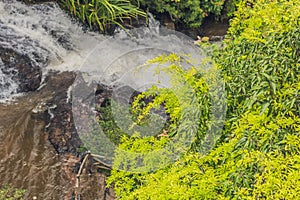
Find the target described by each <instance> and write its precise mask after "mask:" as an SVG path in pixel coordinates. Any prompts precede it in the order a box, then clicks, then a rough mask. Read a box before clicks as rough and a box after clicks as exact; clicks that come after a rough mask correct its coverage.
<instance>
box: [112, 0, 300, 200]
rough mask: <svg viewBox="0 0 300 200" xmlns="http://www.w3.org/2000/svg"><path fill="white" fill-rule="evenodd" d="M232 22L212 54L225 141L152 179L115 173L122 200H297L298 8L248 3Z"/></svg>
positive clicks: (262, 0)
mask: <svg viewBox="0 0 300 200" xmlns="http://www.w3.org/2000/svg"><path fill="white" fill-rule="evenodd" d="M235 16H236V17H235V18H234V19H233V20H232V23H231V28H230V30H229V35H228V36H227V39H226V41H225V42H224V46H225V47H224V48H223V49H221V50H220V51H219V52H218V54H215V53H214V54H213V55H214V58H215V60H216V63H217V64H218V68H219V69H220V70H222V75H223V78H224V79H225V86H226V92H227V104H228V105H227V106H228V110H227V120H226V126H225V128H224V135H223V137H222V140H221V141H220V143H218V145H217V146H216V147H215V148H214V149H212V150H211V151H210V152H209V153H208V154H207V155H202V154H199V153H196V152H187V153H186V154H185V155H184V156H183V157H182V158H180V159H179V160H178V161H177V162H175V163H174V164H171V165H167V166H166V167H164V168H161V169H159V170H158V171H155V172H151V171H150V172H148V173H146V172H145V173H131V172H126V171H118V170H114V171H113V172H112V176H111V177H110V180H109V181H110V182H114V183H115V184H116V188H117V189H116V193H117V195H118V196H119V197H120V198H121V199H238V200H240V199H249V200H250V199H270V200H273V199H297V198H299V194H300V188H299V187H298V186H299V185H300V164H299V163H300V135H299V132H300V116H299V111H300V107H299V106H300V102H299V90H300V74H299V72H300V71H299V69H300V65H299V63H300V55H299V52H300V43H299V41H300V40H299V39H300V31H299V30H300V1H298V0H294V1H281V0H273V1H269V0H256V1H243V2H241V3H240V5H239V10H238V12H236V13H235ZM162 58H164V57H162ZM162 60H163V59H162ZM176 66H179V64H178V63H177V64H176ZM173 68H174V69H176V67H173ZM191 70H193V69H191ZM175 72H176V70H175ZM187 72H189V71H187ZM181 74H185V73H184V72H182V73H181ZM197 74H198V73H192V75H191V77H190V78H189V79H188V81H190V80H193V79H194V80H201V76H200V79H199V77H198V76H197ZM186 75H187V74H186ZM184 77H186V76H184ZM181 80H184V79H181ZM185 81H187V80H185ZM193 82H198V81H191V82H189V83H193ZM191 85H193V84H191ZM202 88H203V87H202ZM198 98H199V96H197V98H196V99H197V100H198ZM160 102H162V101H160ZM174 105H176V104H174ZM169 112H170V113H175V111H173V110H172V109H169ZM175 116H177V115H175ZM176 119H177V118H175V120H174V121H177V120H176ZM175 125H176V123H175ZM175 127H176V126H175ZM132 142H133V141H124V143H122V145H123V146H126V145H130V146H132V147H133V148H136V147H135V146H134V144H132Z"/></svg>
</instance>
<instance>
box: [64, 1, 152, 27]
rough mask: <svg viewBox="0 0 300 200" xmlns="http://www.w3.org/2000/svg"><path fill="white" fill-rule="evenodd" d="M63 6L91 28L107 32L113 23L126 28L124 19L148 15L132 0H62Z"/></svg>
mask: <svg viewBox="0 0 300 200" xmlns="http://www.w3.org/2000/svg"><path fill="white" fill-rule="evenodd" d="M61 4H62V6H63V7H64V8H65V9H66V10H68V11H69V12H70V13H71V14H73V15H74V16H75V17H77V18H78V19H79V20H81V21H82V22H84V23H88V24H89V26H90V28H98V29H99V30H100V31H101V32H106V31H107V30H108V29H109V28H110V27H111V26H112V25H118V26H120V27H121V28H124V27H123V25H122V23H124V20H125V19H127V20H130V19H132V18H138V17H139V16H143V17H147V16H146V13H145V12H143V11H141V10H140V9H139V8H137V7H136V6H134V5H132V4H131V3H130V0H82V1H79V0H77V1H76V0H61Z"/></svg>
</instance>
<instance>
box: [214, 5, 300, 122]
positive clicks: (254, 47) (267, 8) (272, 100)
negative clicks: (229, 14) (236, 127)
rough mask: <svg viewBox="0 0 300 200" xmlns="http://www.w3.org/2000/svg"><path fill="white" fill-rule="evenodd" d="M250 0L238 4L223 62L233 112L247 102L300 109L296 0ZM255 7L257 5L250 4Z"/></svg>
mask: <svg viewBox="0 0 300 200" xmlns="http://www.w3.org/2000/svg"><path fill="white" fill-rule="evenodd" d="M258 2H259V3H255V4H254V2H252V3H251V5H250V3H249V1H248V2H247V3H245V2H243V3H241V4H240V5H239V7H240V9H239V12H237V13H236V17H235V18H234V19H233V20H232V23H231V28H230V29H229V34H228V36H227V41H226V47H225V48H224V50H223V51H221V53H220V57H219V58H217V59H218V60H219V64H220V65H221V66H222V70H223V73H224V78H225V79H226V90H227V92H228V97H229V98H230V105H229V107H230V108H229V110H228V111H229V113H230V115H231V116H233V117H234V116H238V115H240V114H241V113H243V112H245V110H247V109H249V108H251V107H252V108H254V109H260V110H261V112H262V113H263V112H265V111H266V109H267V108H268V111H269V114H271V113H272V114H273V115H274V116H277V115H279V114H285V113H288V112H289V113H290V114H292V113H294V114H296V112H299V109H300V108H299V105H300V104H299V98H297V95H295V94H289V93H293V91H294V90H297V84H298V82H297V81H298V80H299V77H298V76H299V70H300V64H299V63H300V40H299V35H300V33H299V22H300V20H299V16H300V11H299V10H300V3H299V2H298V1H272V2H269V1H258ZM251 7H253V8H251Z"/></svg>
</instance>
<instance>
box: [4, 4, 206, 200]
mask: <svg viewBox="0 0 300 200" xmlns="http://www.w3.org/2000/svg"><path fill="white" fill-rule="evenodd" d="M131 34H132V36H131V37H128V35H127V34H126V33H125V32H124V31H119V33H117V34H116V35H115V36H114V37H112V36H103V35H100V34H98V33H92V32H88V31H83V30H82V27H81V26H80V25H78V24H77V23H76V22H74V21H73V20H71V19H70V18H69V17H68V16H67V14H65V12H64V11H62V10H61V9H60V8H59V6H58V5H57V4H55V3H41V4H35V5H25V4H23V3H21V2H17V1H11V0H1V1H0V48H1V49H0V51H2V53H1V54H0V56H1V57H0V101H1V103H0V148H1V151H0V186H3V185H7V184H12V185H13V186H14V187H19V188H24V189H26V190H27V192H26V194H25V199H32V198H33V197H37V199H70V198H71V197H72V195H73V196H74V187H75V186H74V185H75V177H76V176H75V175H76V174H75V173H73V170H74V166H75V163H76V162H78V158H76V157H75V156H72V155H71V154H70V155H60V154H61V153H62V152H64V151H65V152H69V153H74V152H75V151H76V147H78V145H79V144H80V142H78V141H75V142H74V144H75V145H74V146H75V147H74V148H73V147H72V142H69V140H72V138H73V137H74V134H75V132H74V130H72V128H69V126H71V125H70V124H71V123H72V121H73V120H74V123H75V125H76V129H77V131H78V134H80V132H81V130H82V129H84V128H85V127H84V124H81V123H82V122H83V123H85V121H84V120H81V118H80V116H74V117H73V116H71V114H70V113H68V112H67V111H66V110H64V109H66V107H68V106H69V107H70V103H71V102H70V98H71V96H72V95H71V94H73V99H74V95H75V96H76V95H79V96H80V95H89V93H93V92H94V91H93V88H90V87H87V91H86V90H85V91H84V92H81V91H80V90H78V91H72V87H70V86H71V85H72V83H73V82H74V80H75V82H76V81H77V80H78V79H76V78H75V75H74V74H75V73H73V72H76V73H81V74H82V75H83V76H80V77H84V79H85V81H86V82H89V83H92V82H95V81H96V82H98V83H99V82H101V83H105V84H107V85H110V84H116V83H118V84H120V83H121V84H127V85H130V87H132V88H134V89H135V90H143V87H145V85H149V86H150V85H151V83H154V82H155V81H156V79H155V78H153V77H154V76H153V74H152V73H150V72H148V73H146V74H140V75H141V76H142V78H133V76H132V75H133V74H134V70H135V69H136V67H137V66H139V65H141V64H143V63H145V61H146V60H148V59H150V58H153V57H155V56H157V55H160V54H162V53H171V52H180V53H187V54H191V55H192V56H193V55H194V56H196V57H197V58H202V56H200V53H199V51H197V50H196V49H195V48H194V46H193V41H192V40H191V39H190V38H188V37H186V36H184V35H181V34H178V33H176V32H174V31H169V30H163V29H159V24H158V23H157V22H155V21H154V20H153V19H151V18H150V25H149V27H148V28H139V29H136V30H134V31H132V32H131ZM20 60H21V61H20ZM15 66H18V67H15ZM28 66H29V68H28ZM187 67H188V66H187ZM24 70H27V71H28V70H29V71H30V74H29V75H26V76H25V75H24V74H23V73H24ZM52 71H59V72H61V73H60V74H57V73H53V72H52ZM67 71H70V73H69V72H67ZM62 72H66V74H63V73H62ZM49 74H52V78H50V79H49V78H47V77H48V75H49ZM24 76H25V78H24ZM24 79H25V81H24ZM28 81H29V82H28ZM30 81H32V82H30ZM26 84H27V86H26V87H24V85H26ZM161 84H162V85H164V86H166V85H168V81H167V80H166V81H165V82H162V83H161ZM29 85H34V87H29ZM89 90H90V91H89ZM59 96H63V98H59ZM76 97H78V96H76ZM73 103H74V100H73ZM69 107H68V109H71V108H69ZM73 109H74V105H73ZM69 111H70V110H69ZM56 114H57V115H59V114H62V115H64V116H66V117H65V118H66V120H65V121H60V120H59V119H58V120H57V119H56V117H57V116H56ZM73 118H74V119H73ZM59 123H61V124H60V125H58V124H59ZM59 126H61V127H64V128H65V129H68V131H66V130H64V131H62V132H60V131H61V130H59V129H58V127H59ZM49 130H50V132H51V131H52V135H54V136H51V135H50V136H49ZM76 134H77V133H76ZM56 137H58V138H59V137H61V138H62V139H61V140H59V141H58V139H57V138H56ZM57 141H58V142H57ZM60 144H64V145H65V146H66V147H64V146H63V147H62V146H60ZM53 147H55V148H53ZM109 151H113V149H109ZM109 153H111V152H109ZM100 179H101V180H102V179H103V177H102V178H101V177H100ZM95 180H96V181H97V180H99V178H98V179H95ZM95 180H94V181H95ZM102 182H103V180H102ZM87 187H91V188H92V187H96V190H97V189H99V188H100V187H103V185H101V186H99V187H98V186H97V185H96V186H95V185H94V186H87ZM102 189H103V191H104V190H105V189H104V188H102ZM106 191H107V190H106ZM96 193H97V192H96ZM97 195H99V196H100V197H99V196H98V198H102V199H105V198H107V199H109V198H111V197H109V196H108V195H107V194H106V193H105V191H104V192H102V193H101V192H100V194H99V192H98V193H97ZM95 198H96V197H95V196H90V198H86V199H95Z"/></svg>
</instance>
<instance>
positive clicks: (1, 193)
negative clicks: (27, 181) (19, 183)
mask: <svg viewBox="0 0 300 200" xmlns="http://www.w3.org/2000/svg"><path fill="white" fill-rule="evenodd" d="M25 191H26V190H23V189H16V188H13V187H11V186H10V185H8V186H5V187H2V188H0V199H5V200H22V199H23V196H24V193H25Z"/></svg>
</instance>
